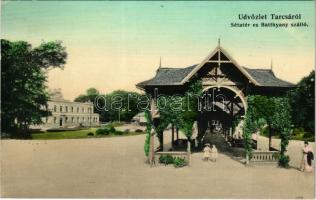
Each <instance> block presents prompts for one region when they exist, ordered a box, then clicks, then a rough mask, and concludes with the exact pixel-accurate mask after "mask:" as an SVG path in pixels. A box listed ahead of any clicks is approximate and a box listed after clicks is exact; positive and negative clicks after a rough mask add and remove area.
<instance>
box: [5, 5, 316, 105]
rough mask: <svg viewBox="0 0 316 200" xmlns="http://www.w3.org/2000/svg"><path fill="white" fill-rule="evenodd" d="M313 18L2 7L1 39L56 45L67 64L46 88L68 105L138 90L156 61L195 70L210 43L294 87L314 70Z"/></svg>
mask: <svg viewBox="0 0 316 200" xmlns="http://www.w3.org/2000/svg"><path fill="white" fill-rule="evenodd" d="M239 14H268V15H269V14H278V15H281V14H302V19H301V20H293V22H301V21H302V22H306V23H307V24H308V25H309V26H308V27H298V28H279V29H277V28H260V27H259V28H232V27H230V23H232V22H239V23H243V22H246V21H242V20H238V15H239ZM314 14H315V11H314V2H313V1H302V2H298V1H297V2H296V1H290V2H286V1H280V2H273V1H267V2H265V1H259V2H251V1H237V2H232V1H224V2H218V1H201V2H193V1H190V2H181V1H163V2H148V1H143V2H132V1H126V2H121V1H119V2H108V1H90V2H88V1H75V2H74V1H72V2H71V1H62V2H60V1H59V2H57V1H46V2H40V1H28V2H11V1H2V3H1V38H4V39H9V40H12V41H17V40H25V41H28V42H29V43H31V44H32V45H34V46H37V45H39V44H40V43H41V42H43V41H54V40H61V41H63V45H65V46H66V50H67V52H68V59H67V63H66V65H65V68H64V69H63V70H61V69H53V70H51V71H50V72H49V73H48V87H49V88H50V89H57V88H60V89H61V91H62V93H63V95H64V98H65V99H68V100H73V99H74V98H75V97H77V96H78V95H79V94H83V93H85V91H86V90H87V89H88V88H90V87H95V88H97V89H98V90H99V91H100V92H102V93H109V92H111V91H113V90H117V89H124V90H129V91H139V90H138V89H137V88H136V87H135V84H137V83H138V82H141V81H144V80H147V79H149V78H152V77H153V76H154V75H155V72H156V69H157V68H158V66H159V60H160V57H161V61H162V67H187V66H190V65H192V64H197V63H200V62H201V61H202V60H203V59H204V58H205V57H206V56H207V55H208V54H209V53H210V52H212V51H213V49H214V48H216V46H217V43H218V38H220V39H221V46H222V47H223V48H225V50H226V51H228V52H229V53H230V55H231V56H232V57H233V58H234V59H235V60H236V61H237V63H238V64H239V65H241V66H247V67H250V68H270V65H271V60H272V62H273V71H274V73H275V74H276V76H278V77H279V78H281V79H284V80H287V81H290V82H293V83H296V82H297V81H299V80H300V79H301V78H302V77H303V76H306V75H308V74H309V73H310V71H312V70H313V69H314V66H315V61H314V55H315V49H314V43H315V41H314V30H315V22H314ZM286 21H287V22H292V21H289V20H281V21H272V20H270V21H269V20H268V21H267V22H286ZM247 22H255V21H254V20H250V21H247Z"/></svg>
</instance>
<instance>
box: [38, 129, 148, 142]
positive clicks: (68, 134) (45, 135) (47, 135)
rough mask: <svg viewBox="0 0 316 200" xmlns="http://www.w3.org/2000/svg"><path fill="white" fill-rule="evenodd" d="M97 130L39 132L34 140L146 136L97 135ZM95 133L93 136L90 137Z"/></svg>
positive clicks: (124, 133)
mask: <svg viewBox="0 0 316 200" xmlns="http://www.w3.org/2000/svg"><path fill="white" fill-rule="evenodd" d="M96 130H97V128H90V129H85V130H75V131H60V132H47V131H46V132H39V133H33V134H32V139H34V140H58V139H80V138H105V137H121V136H132V135H141V134H145V133H144V132H133V131H131V132H122V135H118V134H115V133H110V134H109V135H97V134H96ZM88 133H93V135H91V136H90V135H88Z"/></svg>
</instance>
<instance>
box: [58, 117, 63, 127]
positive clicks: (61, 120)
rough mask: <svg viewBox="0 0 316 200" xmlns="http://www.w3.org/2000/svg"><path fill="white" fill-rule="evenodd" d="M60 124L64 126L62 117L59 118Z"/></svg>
mask: <svg viewBox="0 0 316 200" xmlns="http://www.w3.org/2000/svg"><path fill="white" fill-rule="evenodd" d="M59 126H63V119H62V118H60V119H59Z"/></svg>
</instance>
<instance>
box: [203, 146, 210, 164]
mask: <svg viewBox="0 0 316 200" xmlns="http://www.w3.org/2000/svg"><path fill="white" fill-rule="evenodd" d="M203 152H204V153H203V160H204V161H209V160H210V158H211V148H210V144H205V147H204V149H203Z"/></svg>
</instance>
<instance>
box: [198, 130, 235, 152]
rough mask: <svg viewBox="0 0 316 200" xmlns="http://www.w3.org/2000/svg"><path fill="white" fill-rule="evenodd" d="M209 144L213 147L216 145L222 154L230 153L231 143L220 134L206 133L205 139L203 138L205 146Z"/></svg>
mask: <svg viewBox="0 0 316 200" xmlns="http://www.w3.org/2000/svg"><path fill="white" fill-rule="evenodd" d="M206 143H209V144H210V145H211V147H212V145H215V146H216V148H217V149H218V150H219V151H220V152H230V151H231V147H230V145H229V143H228V142H227V141H226V139H225V138H224V136H223V135H222V134H220V133H210V132H208V133H206V134H205V136H204V138H203V146H204V144H206Z"/></svg>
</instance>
